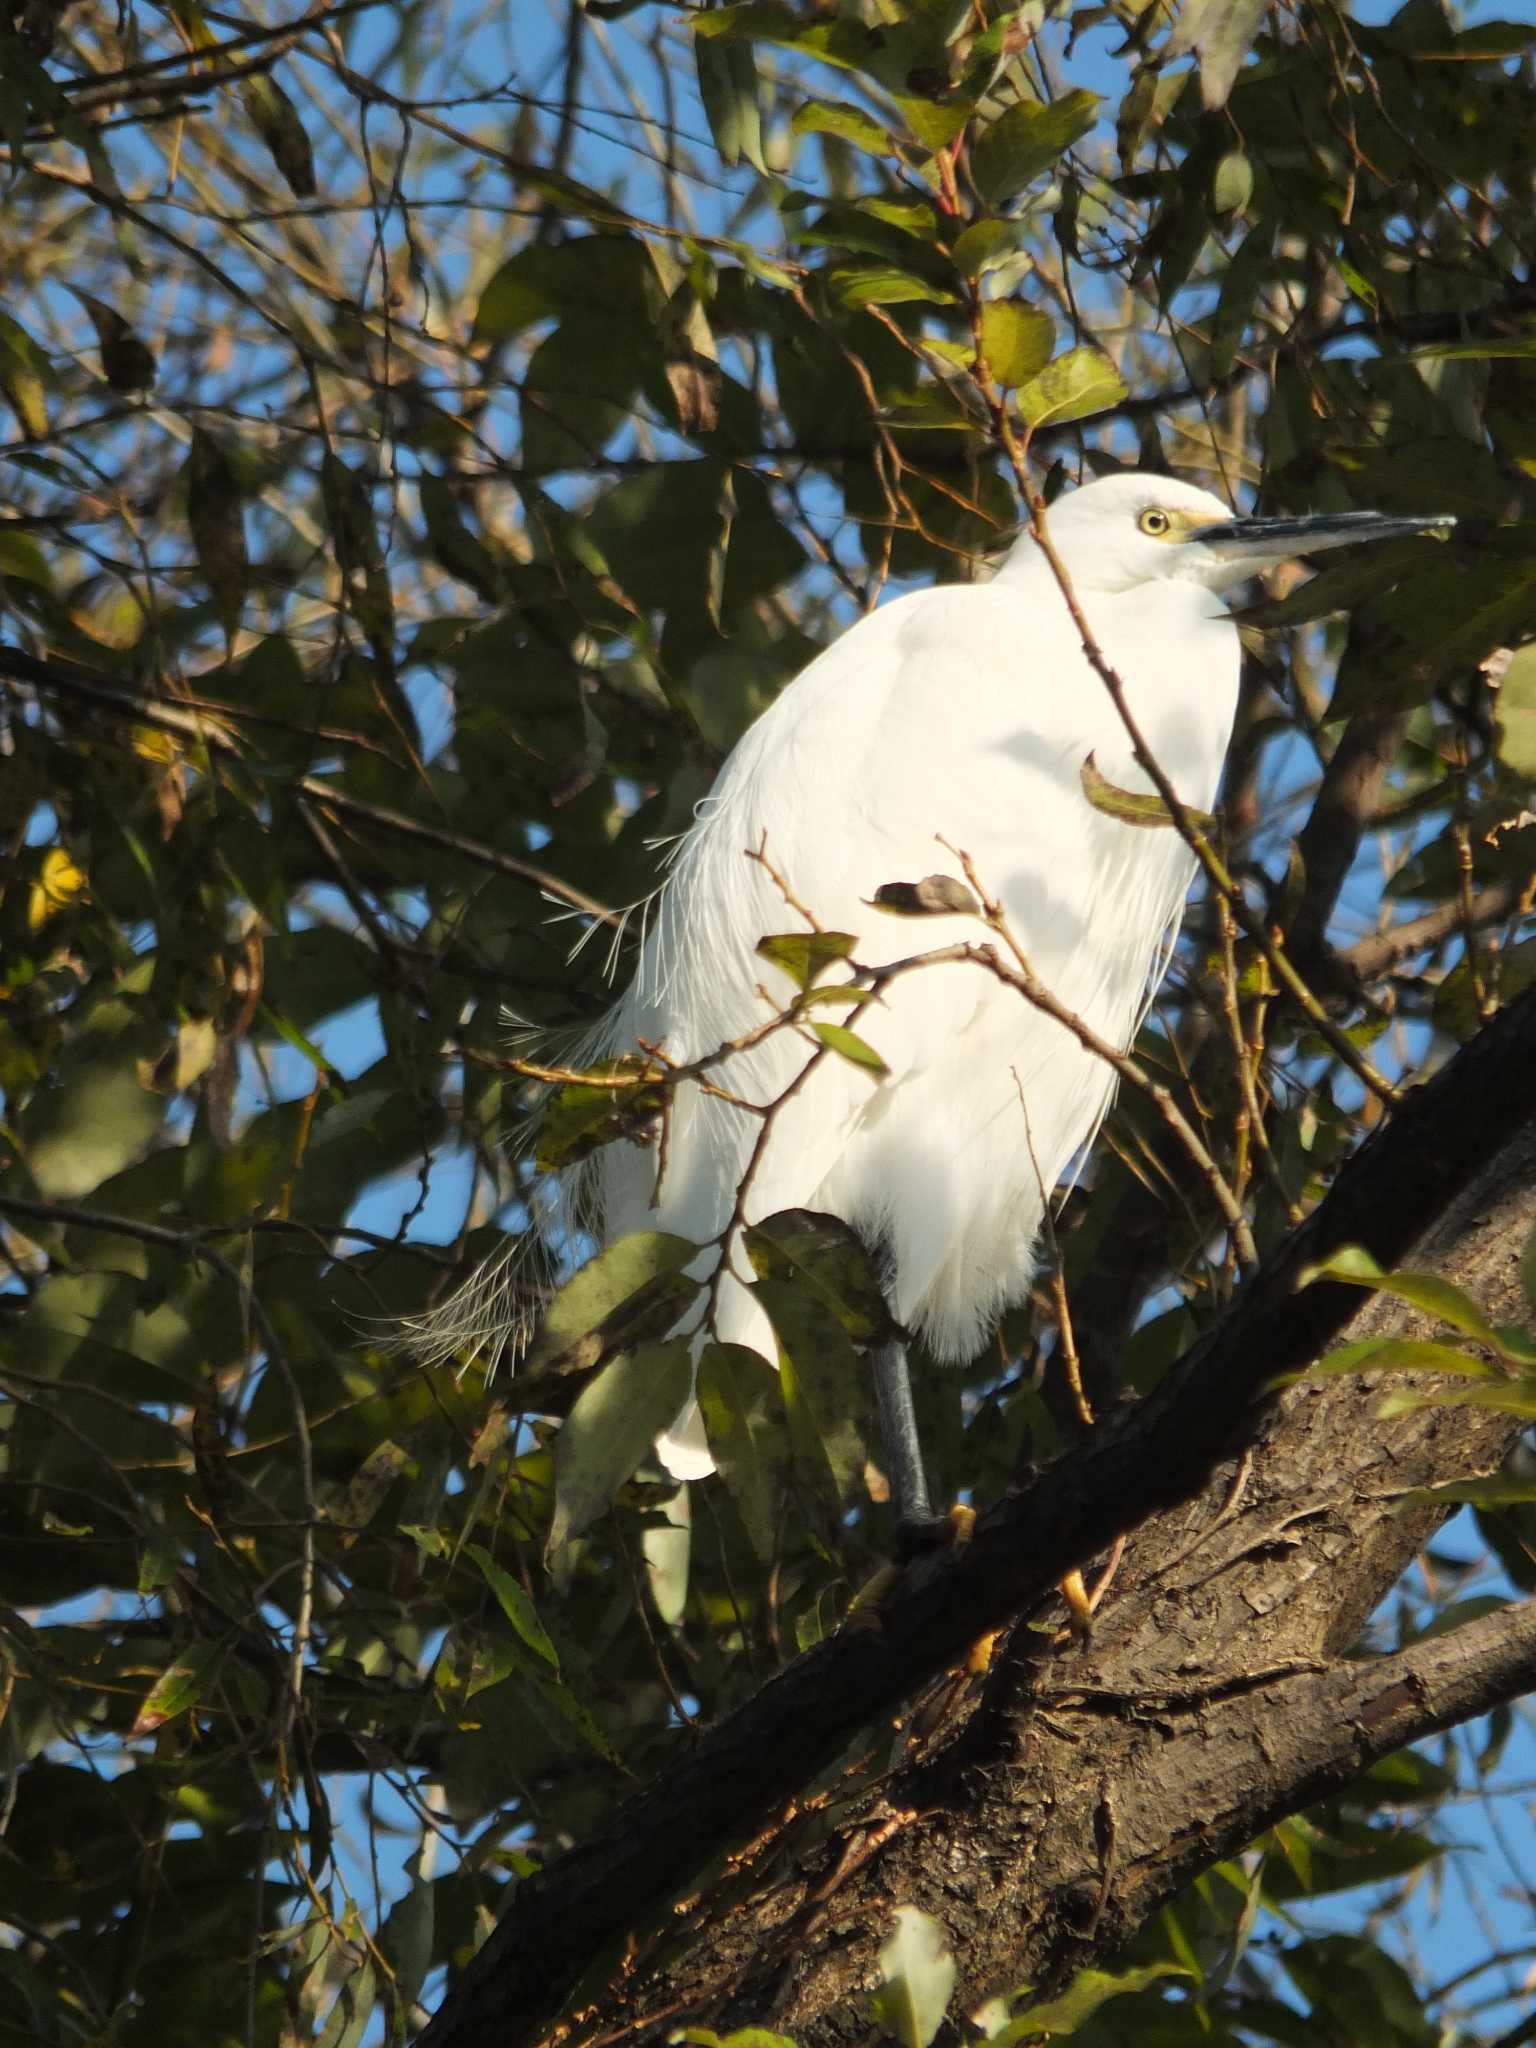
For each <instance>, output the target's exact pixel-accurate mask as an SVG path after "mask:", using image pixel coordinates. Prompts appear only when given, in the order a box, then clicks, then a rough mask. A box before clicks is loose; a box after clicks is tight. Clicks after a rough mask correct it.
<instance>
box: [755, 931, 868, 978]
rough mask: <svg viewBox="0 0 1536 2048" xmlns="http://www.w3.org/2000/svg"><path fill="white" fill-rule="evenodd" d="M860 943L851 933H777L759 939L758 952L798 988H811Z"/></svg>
mask: <svg viewBox="0 0 1536 2048" xmlns="http://www.w3.org/2000/svg"><path fill="white" fill-rule="evenodd" d="M857 944H858V940H857V938H856V937H855V936H854V934H853V933H852V932H778V933H774V934H773V935H772V936H771V937H769V938H766V939H759V940H758V942H757V951H758V953H759V955H760V956H761V958H762V959H764V960H771V961H772V962H773V964H774V966H775V967H780V968H782V969H783V971H784V972H785V973H786V974H787V975H788V976H789V978H790V980H791V981H792V982H794V984H795V986H796V987H797V988H810V987H811V986H812V985H813V984H814V983H816V982H818V981H819V980H820V979H821V977H822V975H824V974H825V973H826V971H827V969H828V968H829V967H830V966H832V964H833V962H834V961H837V960H846V959H847V958H848V955H849V954H850V953H851V952H852V951H853V949H854V947H855V946H856V945H857Z"/></svg>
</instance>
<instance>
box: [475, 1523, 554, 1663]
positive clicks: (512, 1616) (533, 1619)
mask: <svg viewBox="0 0 1536 2048" xmlns="http://www.w3.org/2000/svg"><path fill="white" fill-rule="evenodd" d="M464 1548H465V1553H466V1555H468V1556H469V1557H472V1558H473V1559H474V1561H475V1563H476V1564H477V1565H479V1567H480V1575H481V1577H482V1578H483V1579H484V1580H485V1583H486V1584H487V1585H488V1586H489V1587H490V1589H491V1591H492V1592H493V1593H494V1594H495V1595H496V1599H497V1601H498V1603H499V1605H500V1607H501V1611H502V1613H503V1614H504V1615H505V1616H506V1617H507V1619H508V1621H510V1622H511V1624H512V1626H513V1627H514V1628H515V1629H516V1630H517V1633H518V1634H519V1635H520V1636H521V1637H522V1639H523V1641H524V1642H525V1643H526V1644H527V1645H528V1647H529V1649H530V1650H533V1651H535V1652H536V1653H537V1655H539V1656H540V1657H542V1658H543V1659H544V1662H545V1663H546V1664H548V1665H549V1666H550V1667H551V1668H552V1669H553V1670H555V1671H558V1670H559V1669H560V1652H559V1651H558V1650H557V1649H556V1648H555V1646H554V1644H553V1643H552V1642H551V1641H550V1639H549V1636H548V1633H547V1632H546V1630H545V1627H544V1624H543V1622H542V1621H540V1619H539V1611H538V1609H537V1608H536V1607H535V1606H534V1604H533V1602H532V1601H531V1600H530V1599H529V1597H528V1595H527V1594H526V1593H525V1592H524V1591H523V1589H522V1587H521V1586H520V1585H519V1584H518V1583H517V1580H516V1579H514V1578H513V1576H512V1574H511V1573H510V1572H509V1571H506V1570H504V1569H503V1567H502V1566H501V1565H499V1564H498V1563H497V1562H496V1560H495V1558H494V1557H492V1555H491V1553H490V1552H489V1551H488V1550H487V1549H486V1547H485V1545H484V1544H483V1543H467V1544H466V1545H465V1546H464Z"/></svg>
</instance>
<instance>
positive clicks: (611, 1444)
mask: <svg viewBox="0 0 1536 2048" xmlns="http://www.w3.org/2000/svg"><path fill="white" fill-rule="evenodd" d="M692 1384H693V1363H692V1356H691V1348H690V1346H689V1343H688V1339H687V1338H686V1337H673V1338H671V1339H669V1340H668V1341H667V1342H665V1343H657V1344H642V1345H640V1346H639V1347H638V1349H636V1350H634V1351H625V1352H621V1353H620V1355H619V1356H618V1357H617V1358H614V1359H610V1361H609V1362H608V1364H607V1365H606V1366H604V1367H603V1369H602V1371H601V1372H600V1373H599V1374H598V1375H597V1378H596V1379H595V1380H593V1381H592V1383H591V1385H590V1386H588V1387H586V1388H585V1389H584V1390H583V1391H582V1393H581V1394H580V1395H579V1396H578V1397H577V1400H576V1403H575V1405H574V1407H573V1408H572V1409H571V1412H570V1414H569V1415H568V1416H567V1417H566V1419H565V1422H564V1424H563V1425H562V1427H561V1430H560V1434H559V1436H558V1437H557V1438H556V1440H555V1508H554V1516H553V1519H552V1520H551V1523H550V1530H549V1545H548V1548H549V1550H550V1551H551V1552H554V1551H557V1550H559V1549H560V1548H561V1546H562V1545H563V1544H565V1543H567V1542H569V1541H570V1539H571V1537H573V1536H579V1535H580V1534H581V1532H582V1530H583V1529H585V1528H587V1527H588V1526H589V1524H591V1523H592V1522H594V1521H595V1520H596V1519H597V1517H598V1516H599V1515H601V1514H604V1513H606V1511H607V1509H608V1508H609V1506H610V1505H611V1504H612V1501H613V1496H614V1495H615V1494H616V1493H617V1492H618V1490H619V1488H620V1487H621V1486H622V1485H623V1484H624V1482H625V1480H626V1479H628V1478H629V1477H630V1476H631V1475H632V1474H633V1472H634V1471H635V1468H636V1467H637V1466H638V1465H639V1463H640V1461H641V1460H642V1458H644V1457H645V1456H646V1455H647V1454H648V1452H649V1451H650V1448H651V1444H652V1442H653V1441H654V1439H655V1438H656V1437H657V1436H658V1435H659V1434H660V1432H661V1431H662V1430H663V1429H665V1428H666V1427H667V1425H668V1424H669V1423H671V1422H673V1421H675V1420H676V1418H677V1415H678V1412H679V1410H680V1409H681V1408H682V1405H683V1403H684V1402H685V1401H686V1400H687V1398H688V1393H689V1389H690V1388H691V1386H692Z"/></svg>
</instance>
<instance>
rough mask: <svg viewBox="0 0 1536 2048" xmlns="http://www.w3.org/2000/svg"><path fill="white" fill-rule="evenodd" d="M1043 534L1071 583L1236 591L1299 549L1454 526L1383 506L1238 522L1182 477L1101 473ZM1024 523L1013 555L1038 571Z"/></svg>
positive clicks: (1055, 514) (1061, 504) (1060, 507)
mask: <svg viewBox="0 0 1536 2048" xmlns="http://www.w3.org/2000/svg"><path fill="white" fill-rule="evenodd" d="M1045 522H1046V532H1047V533H1048V535H1049V537H1050V541H1051V545H1052V546H1053V547H1054V548H1055V550H1056V553H1057V555H1058V556H1059V557H1060V559H1061V564H1062V567H1063V568H1064V569H1065V570H1066V572H1067V575H1068V577H1069V578H1070V580H1071V582H1072V585H1073V587H1074V589H1081V590H1084V591H1092V590H1131V589H1134V588H1136V587H1137V586H1138V585H1140V584H1144V583H1162V582H1184V583H1196V584H1199V585H1200V586H1201V587H1202V588H1203V589H1205V590H1216V591H1219V590H1230V589H1231V588H1232V587H1233V585H1234V584H1238V583H1242V582H1245V581H1246V580H1247V579H1248V578H1249V577H1250V576H1256V575H1257V574H1258V573H1259V572H1260V571H1261V570H1263V569H1269V568H1273V567H1274V565H1275V564H1276V563H1277V562H1285V561H1289V560H1291V559H1292V558H1293V557H1294V556H1296V555H1313V554H1318V553H1321V552H1322V550H1324V549H1325V548H1342V547H1353V546H1355V545H1356V544H1357V543H1359V542H1362V541H1369V540H1400V539H1401V538H1402V537H1403V536H1404V535H1405V534H1414V533H1425V532H1429V531H1433V530H1435V529H1438V528H1445V527H1450V526H1454V525H1455V523H1456V522H1455V520H1454V519H1448V518H1447V519H1436V518H1428V519H1400V518H1397V517H1396V516H1394V515H1392V514H1389V513H1383V512H1312V513H1306V514H1304V515H1302V516H1301V517H1300V518H1296V519H1235V518H1234V517H1233V516H1232V513H1231V511H1230V509H1229V508H1228V507H1227V506H1226V505H1224V504H1223V503H1222V501H1221V499H1220V498H1216V497H1213V496H1212V495H1211V493H1210V492H1209V491H1202V490H1197V489H1196V487H1195V486H1194V485H1193V484H1187V483H1182V482H1180V481H1179V479H1178V478H1176V477H1171V476H1154V475H1151V474H1149V473H1136V474H1133V475H1126V476H1111V477H1102V478H1100V479H1099V481H1098V482H1097V483H1091V484H1084V485H1083V487H1082V489H1081V490H1076V491H1072V492H1070V493H1069V494H1068V495H1067V496H1065V497H1062V498H1058V499H1057V501H1056V503H1055V504H1054V505H1052V506H1051V507H1050V508H1049V510H1048V511H1047V512H1046V515H1045ZM1039 561H1040V557H1039V550H1038V548H1037V546H1036V544H1035V541H1034V538H1033V536H1032V535H1031V534H1030V533H1029V531H1028V530H1027V529H1026V531H1025V532H1024V534H1023V535H1022V536H1021V537H1020V539H1019V541H1018V542H1017V544H1016V546H1015V547H1014V550H1013V553H1012V555H1011V556H1010V557H1009V565H1010V566H1012V565H1013V564H1014V563H1018V564H1019V566H1020V567H1028V568H1029V570H1030V573H1038V565H1039Z"/></svg>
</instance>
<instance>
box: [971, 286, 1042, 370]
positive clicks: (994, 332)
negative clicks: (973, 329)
mask: <svg viewBox="0 0 1536 2048" xmlns="http://www.w3.org/2000/svg"><path fill="white" fill-rule="evenodd" d="M1055 346H1056V323H1055V321H1054V320H1052V318H1051V316H1050V314H1049V313H1041V312H1038V311H1037V310H1036V309H1035V308H1034V307H1033V306H1021V305H1020V304H1019V303H1018V301H1017V300H1016V299H989V300H988V301H987V303H986V304H985V305H984V306H983V307H982V309H981V350H982V354H983V355H984V356H985V357H986V359H987V368H988V369H989V370H990V371H991V372H992V376H993V378H994V380H995V381H996V382H997V383H998V384H1000V385H1002V387H1003V389H1004V390H1005V391H1012V390H1015V389H1017V387H1018V386H1019V385H1021V384H1027V383H1028V382H1029V380H1030V378H1031V377H1034V376H1037V375H1038V374H1039V372H1040V371H1041V370H1043V369H1044V368H1045V366H1046V364H1047V363H1048V362H1049V361H1050V359H1051V350H1052V349H1053V348H1054V347H1055Z"/></svg>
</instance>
